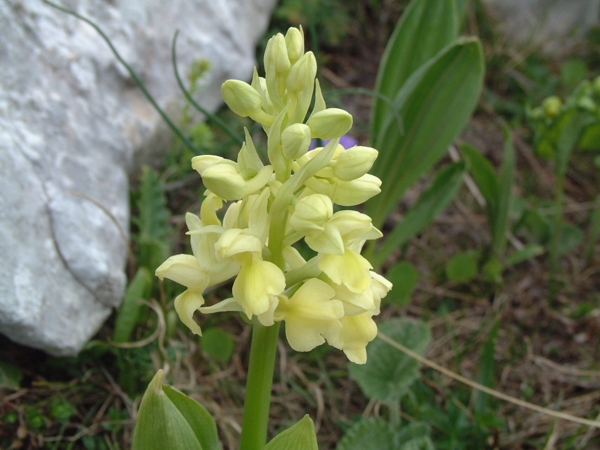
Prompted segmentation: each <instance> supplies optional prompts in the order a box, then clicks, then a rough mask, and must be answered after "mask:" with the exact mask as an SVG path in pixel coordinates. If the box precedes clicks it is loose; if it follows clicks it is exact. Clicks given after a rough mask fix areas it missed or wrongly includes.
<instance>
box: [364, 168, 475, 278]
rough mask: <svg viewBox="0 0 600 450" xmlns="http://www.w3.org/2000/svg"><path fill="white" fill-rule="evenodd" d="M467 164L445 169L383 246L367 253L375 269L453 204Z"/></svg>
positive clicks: (389, 235)
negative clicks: (451, 202)
mask: <svg viewBox="0 0 600 450" xmlns="http://www.w3.org/2000/svg"><path fill="white" fill-rule="evenodd" d="M465 170H466V165H465V164H464V163H463V162H458V163H454V164H451V165H449V166H448V167H446V168H444V170H442V172H441V173H440V174H439V175H438V176H437V178H436V179H435V180H434V182H433V184H432V185H431V187H430V188H429V189H428V190H427V191H426V192H425V193H424V194H423V195H422V196H421V198H419V200H418V201H417V203H416V204H415V205H414V206H413V207H412V208H411V209H410V210H409V211H408V212H407V213H406V215H405V216H404V219H403V220H402V222H400V223H399V224H398V225H396V227H395V228H394V229H393V230H392V232H391V233H389V234H388V236H387V237H386V238H385V241H384V243H383V246H382V247H381V248H380V249H378V250H377V252H375V253H374V254H368V257H369V259H370V261H371V263H372V264H373V267H380V266H381V264H383V262H384V261H385V259H386V258H387V257H388V256H389V255H390V254H391V253H392V252H393V251H394V250H396V249H397V248H398V247H400V246H402V245H404V244H405V243H406V242H408V240H409V239H411V238H412V237H414V236H415V235H416V234H417V233H420V232H421V231H422V230H423V229H424V228H425V227H427V226H428V225H429V224H430V223H431V222H433V220H434V219H435V218H436V217H437V216H438V214H440V213H441V212H442V211H443V210H444V209H445V208H446V206H447V205H448V203H450V201H451V200H452V198H454V195H455V194H456V191H457V190H458V188H459V187H460V185H461V182H462V179H463V175H464V173H465Z"/></svg>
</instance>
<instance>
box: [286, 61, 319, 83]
mask: <svg viewBox="0 0 600 450" xmlns="http://www.w3.org/2000/svg"><path fill="white" fill-rule="evenodd" d="M316 75H317V60H316V59H315V55H314V54H313V52H306V53H305V54H304V55H303V56H302V57H301V58H300V59H299V60H298V61H296V62H295V63H294V65H293V66H292V68H291V69H290V73H289V75H288V77H287V82H286V85H287V88H288V90H289V91H291V92H300V91H303V90H304V89H306V87H307V86H309V85H310V86H311V87H312V85H313V84H314V82H315V76H316Z"/></svg>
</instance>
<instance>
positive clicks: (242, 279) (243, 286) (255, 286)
mask: <svg viewBox="0 0 600 450" xmlns="http://www.w3.org/2000/svg"><path fill="white" fill-rule="evenodd" d="M284 289H285V276H284V275H283V272H282V271H281V270H280V269H279V268H278V267H277V266H276V265H275V264H273V263H271V262H268V261H262V260H256V261H252V262H251V263H250V264H247V265H245V266H243V267H242V269H241V270H240V273H239V274H238V276H237V278H236V279H235V282H234V283H233V296H234V298H235V299H236V300H237V301H238V303H240V305H242V308H243V309H244V312H245V313H246V315H247V316H248V317H249V318H252V316H253V315H260V314H262V313H264V312H266V311H268V310H269V308H270V307H271V298H270V297H271V296H273V295H279V294H281V293H282V292H283V290H284Z"/></svg>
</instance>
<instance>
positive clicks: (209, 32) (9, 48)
mask: <svg viewBox="0 0 600 450" xmlns="http://www.w3.org/2000/svg"><path fill="white" fill-rule="evenodd" d="M275 3H276V0H211V1H207V0H186V1H174V2H160V1H158V0H150V1H142V0H127V1H126V0H112V1H108V0H104V1H95V2H92V1H78V2H74V1H66V0H65V1H64V2H63V5H65V6H68V7H71V8H75V9H76V11H77V12H78V13H80V14H82V15H84V16H86V17H89V18H91V19H93V20H94V21H95V22H96V23H97V24H98V25H99V26H100V27H101V28H102V29H103V30H104V31H105V32H106V34H107V35H108V36H109V37H110V38H111V39H112V41H113V43H114V45H115V46H116V47H117V49H118V50H119V51H120V52H121V54H122V55H123V57H124V58H125V59H126V60H127V61H128V62H129V63H130V64H131V65H132V67H133V68H134V69H135V70H136V72H137V73H138V75H139V76H140V77H141V78H142V80H143V81H144V82H145V84H146V85H147V87H148V89H149V90H150V91H151V92H152V94H153V95H154V96H155V98H156V99H157V100H158V102H159V104H160V105H161V106H163V107H165V108H167V109H169V108H170V109H172V110H177V109H178V108H179V105H181V99H182V95H181V93H180V91H179V89H178V87H177V83H176V80H175V78H174V76H173V71H172V68H171V62H170V58H171V54H170V51H171V49H170V46H171V39H172V37H173V33H174V32H175V30H177V29H180V30H181V32H180V37H179V43H178V57H179V62H178V65H179V70H180V72H181V73H182V74H185V73H187V72H188V70H189V68H190V66H191V64H192V62H193V61H194V60H197V59H200V58H202V59H206V60H208V61H210V63H211V66H212V69H211V71H210V73H209V74H207V77H206V80H205V86H204V90H203V91H202V92H201V93H200V94H199V96H198V101H199V102H200V103H201V104H202V105H204V106H205V107H206V108H207V109H209V110H213V111H214V110H215V109H216V108H217V107H218V106H219V105H220V104H221V94H220V85H221V83H222V82H223V81H224V80H226V79H228V78H239V79H249V78H250V76H251V73H252V67H253V65H254V64H255V62H254V49H255V45H256V42H257V40H258V39H259V38H260V37H261V36H262V34H263V33H264V31H265V29H266V26H267V23H268V19H269V15H270V12H271V10H272V8H273V7H274V5H275ZM0 30H2V32H1V35H2V38H1V40H0V270H1V271H2V274H3V276H2V277H0V332H1V333H3V334H4V335H6V336H8V337H9V338H10V339H12V340H14V341H16V342H19V343H21V344H25V345H28V346H32V347H36V348H39V349H42V350H45V351H47V352H49V353H51V354H54V355H75V354H76V353H77V352H78V351H79V350H80V349H81V348H82V347H83V345H85V343H86V342H87V341H88V340H89V339H90V338H91V337H92V336H93V334H94V333H95V332H96V331H97V330H98V329H99V327H100V326H101V325H102V323H103V321H104V320H105V319H106V318H107V317H108V315H109V314H110V312H111V309H112V308H114V307H116V306H118V305H119V304H120V302H121V299H122V296H123V292H124V288H125V284H126V277H125V273H124V267H125V261H126V258H127V243H126V239H127V238H128V236H127V233H128V227H129V225H128V223H129V204H128V199H129V194H128V175H129V173H131V172H133V171H135V170H136V169H137V168H138V165H139V163H138V161H141V160H148V159H149V158H150V154H151V153H152V152H154V153H156V151H157V150H161V149H162V148H161V146H160V142H164V140H163V141H161V140H160V139H158V138H157V136H160V135H161V134H164V132H163V131H164V130H165V126H164V125H163V124H162V122H161V120H162V119H160V117H159V116H158V114H157V113H156V112H155V111H154V109H153V108H152V106H151V105H150V103H149V102H148V101H147V100H146V99H145V97H144V96H143V94H142V92H141V91H140V90H139V89H138V87H137V86H136V85H135V84H134V83H133V80H132V79H131V77H130V76H129V74H128V73H127V71H126V70H125V69H124V68H123V67H122V66H121V65H120V64H119V63H118V62H117V60H116V59H115V57H114V56H113V54H112V53H111V52H110V50H109V49H108V47H107V45H106V43H105V42H104V41H103V40H102V39H101V38H100V36H99V35H98V34H97V33H96V31H94V30H93V29H92V27H91V26H90V25H88V24H86V23H84V22H82V21H79V20H77V19H75V18H74V17H72V16H68V15H66V14H64V13H62V12H59V11H57V10H56V9H53V8H51V7H49V6H47V5H45V4H43V3H42V2H41V1H39V0H22V1H16V0H8V1H4V2H0Z"/></svg>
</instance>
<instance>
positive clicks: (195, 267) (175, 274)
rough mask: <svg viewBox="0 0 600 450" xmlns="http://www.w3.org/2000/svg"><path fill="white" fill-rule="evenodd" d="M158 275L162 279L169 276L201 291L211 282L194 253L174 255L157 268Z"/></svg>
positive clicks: (170, 278)
mask: <svg viewBox="0 0 600 450" xmlns="http://www.w3.org/2000/svg"><path fill="white" fill-rule="evenodd" d="M156 276H157V277H158V278H160V279H161V280H162V279H164V278H168V279H169V280H173V281H175V282H176V283H179V284H181V285H183V286H185V287H187V288H190V289H197V290H200V291H201V292H202V291H203V290H204V289H206V288H207V287H208V285H209V282H210V276H209V275H208V274H207V273H206V272H204V271H203V270H202V268H201V267H200V265H199V264H198V260H197V259H196V258H195V257H194V256H193V255H174V256H171V257H170V258H169V259H167V260H166V261H165V262H164V263H162V264H161V265H160V266H159V267H158V269H156Z"/></svg>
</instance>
